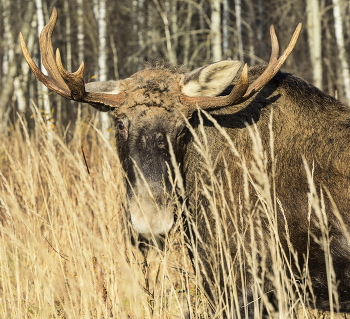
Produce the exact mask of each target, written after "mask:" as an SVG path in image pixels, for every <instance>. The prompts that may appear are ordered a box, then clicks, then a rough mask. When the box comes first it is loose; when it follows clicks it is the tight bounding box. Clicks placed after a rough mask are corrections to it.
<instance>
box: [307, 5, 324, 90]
mask: <svg viewBox="0 0 350 319" xmlns="http://www.w3.org/2000/svg"><path fill="white" fill-rule="evenodd" d="M306 8H307V31H308V36H309V50H310V58H311V64H312V70H313V82H314V85H315V86H317V87H318V88H319V89H321V90H322V43H321V19H320V10H319V0H307V7H306Z"/></svg>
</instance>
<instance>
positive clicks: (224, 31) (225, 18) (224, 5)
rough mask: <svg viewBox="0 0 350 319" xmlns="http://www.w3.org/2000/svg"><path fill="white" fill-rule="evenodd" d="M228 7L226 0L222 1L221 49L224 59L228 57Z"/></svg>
mask: <svg viewBox="0 0 350 319" xmlns="http://www.w3.org/2000/svg"><path fill="white" fill-rule="evenodd" d="M229 27H230V7H229V4H228V0H223V1H222V51H223V55H224V59H227V58H229V57H230V55H231V54H230V53H231V52H230V51H231V50H230V34H229Z"/></svg>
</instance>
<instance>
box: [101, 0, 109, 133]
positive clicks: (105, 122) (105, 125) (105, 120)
mask: <svg viewBox="0 0 350 319" xmlns="http://www.w3.org/2000/svg"><path fill="white" fill-rule="evenodd" d="M98 6H99V7H98V39H99V50H98V51H99V53H98V70H99V71H98V74H99V76H98V78H99V81H107V39H106V33H107V24H106V19H107V12H106V0H100V1H99V4H98ZM100 119H101V130H102V134H103V136H104V137H105V138H106V139H107V140H108V139H109V137H110V133H109V115H108V113H107V112H106V113H105V112H101V114H100Z"/></svg>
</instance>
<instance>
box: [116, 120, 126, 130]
mask: <svg viewBox="0 0 350 319" xmlns="http://www.w3.org/2000/svg"><path fill="white" fill-rule="evenodd" d="M117 127H118V130H119V131H124V130H125V125H124V123H123V122H120V121H119V122H118V123H117Z"/></svg>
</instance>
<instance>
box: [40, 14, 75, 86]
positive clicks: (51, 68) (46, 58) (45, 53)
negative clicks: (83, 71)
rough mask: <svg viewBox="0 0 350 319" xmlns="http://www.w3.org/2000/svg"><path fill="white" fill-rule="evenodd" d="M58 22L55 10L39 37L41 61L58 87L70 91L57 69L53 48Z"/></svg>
mask: <svg viewBox="0 0 350 319" xmlns="http://www.w3.org/2000/svg"><path fill="white" fill-rule="evenodd" d="M56 21H57V9H56V8H53V10H52V14H51V17H50V20H49V22H48V24H47V25H46V26H45V27H44V29H43V30H42V31H41V33H40V37H39V43H40V52H41V59H42V62H43V65H44V67H45V69H46V70H47V73H48V75H49V77H50V78H51V80H52V81H53V82H55V83H56V84H57V86H58V87H61V88H65V90H66V91H69V89H68V87H67V84H66V83H65V82H64V80H63V79H62V77H61V75H60V73H59V71H58V69H57V65H56V62H55V56H54V52H53V47H52V40H51V36H52V32H53V30H54V28H55V25H56Z"/></svg>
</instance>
